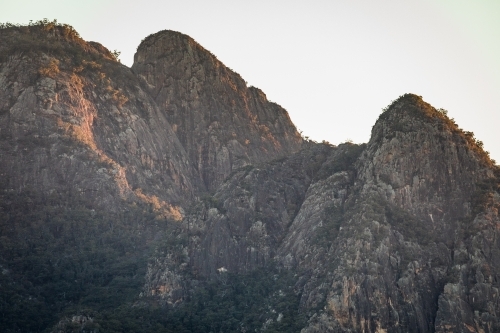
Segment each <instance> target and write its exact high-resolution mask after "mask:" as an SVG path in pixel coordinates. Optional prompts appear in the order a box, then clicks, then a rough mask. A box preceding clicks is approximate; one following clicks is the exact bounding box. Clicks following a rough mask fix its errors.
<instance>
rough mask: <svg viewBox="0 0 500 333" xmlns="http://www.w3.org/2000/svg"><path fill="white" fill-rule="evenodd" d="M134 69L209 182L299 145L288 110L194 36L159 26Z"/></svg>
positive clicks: (141, 50)
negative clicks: (267, 96)
mask: <svg viewBox="0 0 500 333" xmlns="http://www.w3.org/2000/svg"><path fill="white" fill-rule="evenodd" d="M132 70H133V71H134V72H135V73H137V75H138V76H139V77H140V78H141V79H143V80H144V82H145V83H146V86H147V89H148V91H149V93H150V94H151V96H153V97H154V99H155V101H156V102H157V104H158V106H159V107H160V109H161V110H162V112H163V113H164V115H165V116H166V117H167V119H168V121H169V122H170V123H171V124H172V126H173V128H174V131H175V133H176V134H177V136H178V137H179V140H180V141H181V143H182V145H183V146H184V148H185V149H186V151H187V152H188V155H189V157H190V159H191V161H192V162H193V165H194V167H195V168H196V169H197V171H198V173H199V174H200V177H201V178H202V179H203V181H204V184H205V185H206V187H207V188H208V189H209V190H215V189H216V188H217V186H218V185H219V184H221V182H222V181H223V180H224V179H225V178H226V177H227V176H228V175H229V174H230V173H231V171H232V170H234V169H237V168H239V167H242V166H245V165H247V164H255V163H261V162H264V161H268V160H270V159H273V158H276V157H280V156H284V155H286V154H290V153H292V152H295V151H297V150H298V149H299V148H300V145H301V143H302V139H301V137H300V135H299V133H298V132H297V130H296V128H295V125H294V124H293V123H292V122H291V120H290V118H289V116H288V113H287V112H286V111H285V110H284V109H282V108H281V107H280V106H279V105H277V104H275V103H272V102H269V101H268V100H267V98H266V95H265V94H264V93H263V92H262V91H260V90H259V89H257V88H254V87H250V88H247V86H246V83H245V81H244V80H243V79H242V78H241V77H240V76H239V75H238V74H237V73H234V72H233V71H232V70H230V69H229V68H227V67H226V66H224V64H222V63H221V62H220V61H219V60H217V58H216V57H215V56H214V55H212V54H211V53H210V52H208V51H207V50H205V49H204V48H203V47H201V46H200V45H199V44H198V43H196V42H195V41H194V40H193V39H192V38H190V37H188V36H186V35H183V34H181V33H178V32H174V31H168V30H166V31H160V32H158V33H156V34H153V35H150V36H148V37H147V38H145V39H144V40H143V41H142V43H141V45H139V47H138V48H137V53H136V54H135V57H134V64H133V66H132Z"/></svg>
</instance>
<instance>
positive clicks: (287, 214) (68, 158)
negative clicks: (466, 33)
mask: <svg viewBox="0 0 500 333" xmlns="http://www.w3.org/2000/svg"><path fill="white" fill-rule="evenodd" d="M65 34H66V35H65ZM0 38H1V43H0V240H1V241H0V268H1V269H0V271H1V274H0V327H2V331H5V332H8V333H10V332H19V331H23V332H42V331H43V332H54V333H55V332H69V331H74V330H80V331H93V332H94V331H103V332H108V331H116V330H120V331H127V332H128V331H133V332H146V331H147V332H151V331H162V332H179V331H186V332H187V331H189V332H190V331H196V332H210V331H231V332H233V331H242V332H243V331H246V332H250V331H252V332H299V331H301V332H304V333H313V332H314V333H323V332H336V333H341V332H345V333H347V332H361V331H363V332H371V333H375V332H390V333H402V332H411V333H417V332H418V333H422V332H429V333H430V332H440V333H448V332H477V333H479V332H484V333H493V332H500V315H499V314H500V303H499V302H498V295H499V291H500V284H499V281H500V259H499V258H500V219H499V217H498V211H499V210H500V195H499V189H500V185H499V184H500V181H499V179H500V170H499V169H498V168H495V167H494V166H493V164H492V162H491V161H490V160H489V158H488V155H487V153H485V152H484V151H483V150H482V147H481V146H482V145H481V142H479V141H477V140H475V139H474V137H473V134H472V133H470V132H466V131H463V130H461V129H460V128H459V127H458V126H457V125H456V124H455V123H454V121H453V120H452V119H449V118H448V117H447V114H446V111H445V110H439V109H437V110H436V109H435V108H433V107H432V106H431V105H429V104H428V103H426V102H424V101H423V99H422V98H421V97H420V96H417V95H413V94H406V95H403V96H401V97H400V98H399V99H397V100H396V101H395V102H393V103H392V104H391V105H390V106H389V107H388V108H387V109H386V110H385V111H384V112H383V113H382V114H381V115H380V117H379V119H378V120H377V122H376V124H375V125H374V126H373V129H372V137H371V139H370V141H369V142H368V143H367V144H362V145H356V144H352V143H346V144H343V145H339V146H333V145H330V144H326V143H316V142H314V141H307V144H304V143H303V141H302V138H301V137H300V135H299V133H297V130H296V128H295V126H294V125H293V123H292V122H291V120H290V118H289V117H288V114H287V112H286V111H285V110H284V109H282V108H281V107H280V106H279V105H277V104H275V103H272V102H269V101H268V100H267V98H266V96H265V94H264V92H262V91H261V90H259V89H257V88H253V87H247V85H246V83H245V81H244V80H243V79H242V78H241V77H240V76H239V75H238V74H236V73H235V72H233V71H232V70H231V69H229V68H228V67H226V66H225V65H224V64H222V63H221V62H220V61H219V60H217V58H216V57H215V56H214V55H212V54H211V53H210V52H209V51H207V50H206V49H204V48H203V47H202V46H200V45H199V44H198V43H196V42H195V41H194V40H193V39H192V38H191V37H189V36H186V35H184V34H181V33H178V32H174V31H161V32H159V33H156V34H153V35H151V36H149V37H147V38H146V39H145V40H144V41H143V42H142V43H141V45H140V46H139V47H138V51H137V54H136V56H135V63H134V65H133V66H132V68H127V67H126V66H124V65H121V64H120V63H119V62H118V61H117V60H116V59H115V58H114V55H113V54H111V53H109V51H108V50H106V49H105V48H104V47H103V46H101V45H100V44H97V43H92V42H85V41H83V40H82V39H81V38H80V37H79V36H78V35H77V33H76V32H74V31H73V30H72V28H70V27H69V26H65V25H59V24H57V23H55V22H48V21H42V22H41V23H39V24H36V25H30V26H26V27H21V26H0ZM166 308H168V309H166Z"/></svg>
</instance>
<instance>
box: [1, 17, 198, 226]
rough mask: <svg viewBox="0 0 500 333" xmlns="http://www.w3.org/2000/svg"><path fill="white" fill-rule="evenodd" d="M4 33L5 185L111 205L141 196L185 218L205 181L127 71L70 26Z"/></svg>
mask: <svg viewBox="0 0 500 333" xmlns="http://www.w3.org/2000/svg"><path fill="white" fill-rule="evenodd" d="M0 33H1V34H2V41H3V42H2V53H3V54H4V56H5V60H4V61H2V63H1V65H0V66H1V67H0V72H1V75H0V85H1V89H0V90H1V92H0V100H1V105H2V109H1V114H0V133H1V136H2V140H1V155H2V163H1V168H2V173H1V177H2V184H3V189H4V190H8V191H14V192H17V193H20V192H23V191H26V190H30V191H34V192H35V193H37V195H42V196H47V197H48V196H50V195H55V196H57V197H58V198H60V199H62V200H66V199H68V198H71V197H72V196H73V197H81V198H84V199H85V200H87V201H88V202H89V204H90V205H95V206H96V207H100V208H101V209H107V210H118V209H119V207H122V206H123V205H122V204H123V203H124V202H129V203H130V202H134V201H139V202H141V201H143V202H147V203H150V204H152V205H154V206H155V209H157V210H158V211H159V210H164V211H165V212H164V213H165V214H167V215H169V216H172V217H174V218H177V219H180V218H181V213H180V208H179V204H180V203H181V202H184V201H185V200H187V199H189V198H192V197H193V196H194V195H195V192H196V189H197V187H196V184H197V183H199V182H197V179H196V177H195V176H194V175H195V174H194V171H193V169H192V168H191V164H190V163H189V160H188V157H187V155H186V153H185V151H184V149H183V147H182V146H181V144H180V143H179V141H178V139H177V137H176V135H175V133H174V132H173V131H172V128H171V126H170V125H169V123H168V121H167V120H166V118H165V117H164V116H163V114H162V113H161V112H160V111H159V109H158V107H157V106H156V104H155V102H154V101H153V100H152V98H151V97H150V96H149V95H148V94H147V93H146V92H145V91H144V90H142V88H141V87H140V84H139V81H138V80H137V79H136V77H135V76H134V75H133V74H132V72H131V71H130V69H128V68H126V67H125V66H123V65H121V64H120V63H118V62H117V61H116V60H115V59H114V58H113V57H112V55H111V54H110V53H109V51H107V50H105V49H104V48H103V47H102V46H100V45H97V44H92V43H86V42H84V41H83V40H81V39H80V38H79V37H78V36H77V35H76V33H75V32H74V31H72V30H71V28H70V27H61V26H55V25H52V26H51V25H46V26H42V27H40V26H33V27H24V28H22V29H21V28H11V29H6V30H1V31H0ZM34 41H36V42H34ZM9 47H10V49H9Z"/></svg>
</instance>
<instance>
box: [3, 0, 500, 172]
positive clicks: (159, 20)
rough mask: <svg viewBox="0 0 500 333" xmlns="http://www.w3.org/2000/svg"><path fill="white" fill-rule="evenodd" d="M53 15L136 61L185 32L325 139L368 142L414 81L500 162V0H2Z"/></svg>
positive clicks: (6, 9) (17, 12) (14, 13)
mask: <svg viewBox="0 0 500 333" xmlns="http://www.w3.org/2000/svg"><path fill="white" fill-rule="evenodd" d="M43 18H47V19H49V20H53V19H57V21H58V22H59V23H67V24H70V25H72V26H73V27H74V28H75V29H76V30H77V31H78V32H79V33H80V35H81V37H82V38H83V39H85V40H87V41H96V42H99V43H101V44H103V45H104V46H106V47H107V48H108V49H110V50H118V51H120V52H121V56H120V59H121V61H122V63H124V64H125V65H127V66H131V65H132V63H133V56H134V53H135V51H136V48H137V46H138V45H139V44H140V42H141V40H142V39H144V38H145V37H146V36H148V35H150V34H152V33H155V32H158V31H160V30H165V29H169V30H176V31H180V32H182V33H185V34H187V35H189V36H191V37H192V38H194V39H195V40H196V41H197V42H198V43H200V44H201V45H202V46H203V47H205V48H206V49H208V50H209V51H211V52H212V53H213V54H215V55H216V56H217V58H218V59H219V60H221V61H222V62H223V63H224V64H225V65H226V66H228V67H229V68H231V69H233V70H234V71H236V72H237V73H239V74H240V75H241V76H242V77H243V79H245V80H246V81H247V82H248V84H249V85H253V86H255V87H258V88H260V89H262V90H263V91H264V93H265V94H266V95H267V98H268V99H269V100H271V101H273V102H276V103H278V104H280V105H281V106H283V107H284V108H285V109H286V110H287V111H288V113H289V114H290V117H291V119H292V121H293V122H294V123H295V125H296V126H297V128H298V129H299V130H301V131H302V132H303V135H304V136H307V137H309V138H310V139H312V140H315V141H323V140H326V141H329V142H330V143H332V144H339V143H342V142H345V141H346V140H352V141H353V142H355V143H362V142H368V140H369V138H370V132H371V128H372V126H373V125H374V123H375V121H376V120H377V118H378V116H379V115H380V113H381V112H382V109H383V108H384V107H386V106H387V105H389V104H390V103H391V101H393V100H395V99H396V98H398V97H399V96H400V95H402V94H404V93H414V94H417V95H420V96H422V97H423V99H424V100H425V101H427V102H428V103H430V104H432V105H433V106H434V107H436V108H443V109H446V110H448V116H449V117H451V118H454V119H455V121H456V122H457V124H458V125H459V126H460V127H461V128H463V129H464V130H467V131H472V132H474V133H475V136H476V138H477V139H479V140H481V141H483V142H484V147H485V149H486V150H487V151H489V152H490V153H491V156H492V157H493V158H494V159H495V160H496V161H497V164H499V163H500V140H499V138H500V135H499V134H498V132H499V130H500V103H499V97H500V1H499V0H474V1H472V0H404V1H397V0H308V1H305V0H304V1H297V0H287V1H285V0H253V1H248V0H246V1H243V0H182V1H180V0H179V1H171V0H164V1H153V0H141V1H130V0H120V1H118V0H98V1H97V0H85V1H81V0H78V1H74V0H64V1H63V0H15V1H14V0H0V22H3V23H5V22H11V23H21V24H27V23H28V22H29V21H30V20H33V21H36V20H39V19H43ZM0 42H1V41H0Z"/></svg>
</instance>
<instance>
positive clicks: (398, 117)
mask: <svg viewBox="0 0 500 333" xmlns="http://www.w3.org/2000/svg"><path fill="white" fill-rule="evenodd" d="M425 131H428V132H429V131H430V132H431V133H433V134H434V135H439V136H442V140H452V141H453V142H454V143H453V144H455V145H457V146H466V147H467V148H468V149H469V150H470V151H471V152H473V153H474V154H475V155H476V159H478V160H479V161H481V163H482V164H483V165H484V166H488V167H492V166H494V165H495V161H492V160H491V159H490V157H489V153H488V152H486V151H484V150H483V143H482V142H481V141H479V140H476V139H475V138H474V133H472V132H468V131H464V130H462V129H461V128H460V127H458V125H457V124H456V123H455V121H454V119H451V118H449V117H448V111H446V110H444V109H436V108H435V107H433V106H432V105H430V104H429V103H427V102H425V101H424V100H423V98H422V96H418V95H415V94H404V95H402V96H400V97H399V98H398V99H396V100H395V101H393V102H392V103H391V104H390V105H389V106H388V107H387V108H385V109H384V111H383V112H382V114H381V115H380V117H379V118H378V120H377V122H376V123H375V125H374V126H373V129H372V135H371V139H370V143H372V144H373V143H375V142H378V143H381V142H382V141H383V139H386V140H389V139H391V138H393V137H395V136H397V135H398V133H400V134H401V133H410V132H414V133H417V132H425ZM445 137H446V138H445Z"/></svg>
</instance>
